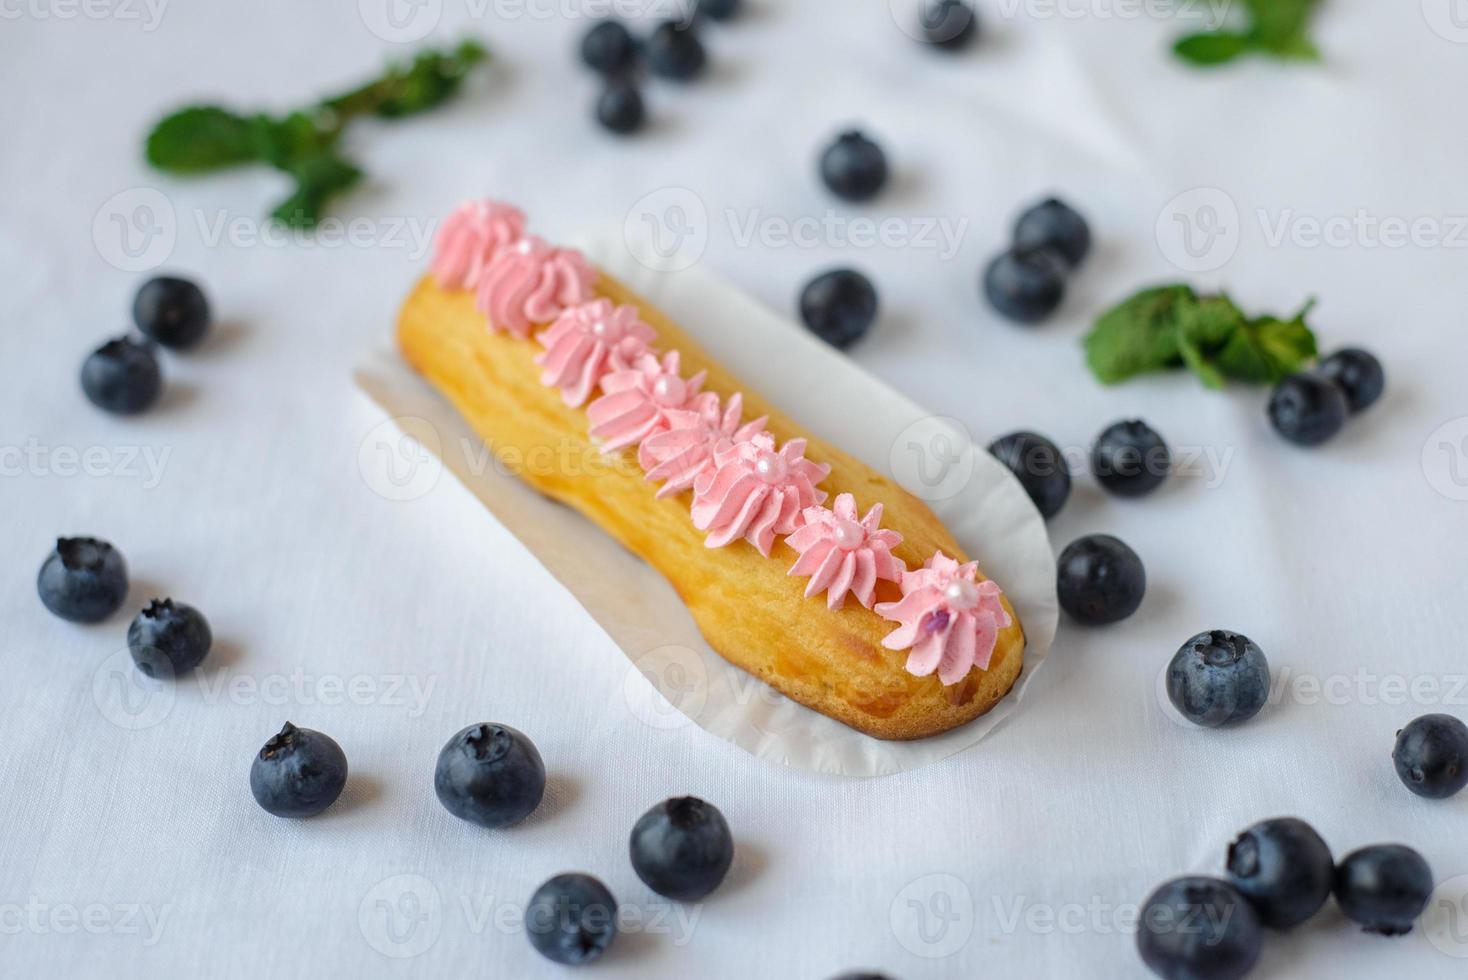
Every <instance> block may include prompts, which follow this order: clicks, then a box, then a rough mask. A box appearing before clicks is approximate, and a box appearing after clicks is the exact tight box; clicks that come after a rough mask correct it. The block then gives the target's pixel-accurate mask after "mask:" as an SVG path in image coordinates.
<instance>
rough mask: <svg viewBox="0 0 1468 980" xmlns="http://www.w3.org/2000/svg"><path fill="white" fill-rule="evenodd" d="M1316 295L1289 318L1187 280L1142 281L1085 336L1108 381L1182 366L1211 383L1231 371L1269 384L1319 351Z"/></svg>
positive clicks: (1090, 359) (1092, 362) (1219, 383)
mask: <svg viewBox="0 0 1468 980" xmlns="http://www.w3.org/2000/svg"><path fill="white" fill-rule="evenodd" d="M1313 303H1314V301H1313V300H1312V301H1311V302H1310V303H1306V304H1305V306H1304V308H1302V309H1301V310H1300V312H1298V313H1296V314H1295V315H1294V316H1293V317H1291V318H1290V319H1288V320H1282V319H1279V318H1278V317H1272V316H1262V317H1256V318H1254V319H1249V318H1248V317H1246V316H1245V315H1244V313H1243V311H1242V310H1240V309H1239V307H1238V305H1237V304H1235V303H1234V301H1233V300H1232V299H1230V298H1229V297H1228V296H1227V295H1226V294H1224V293H1218V294H1216V295H1210V296H1199V295H1198V294H1196V293H1195V292H1193V290H1192V289H1190V288H1189V287H1188V286H1185V285H1181V284H1178V285H1170V286H1157V287H1154V288H1151V289H1144V290H1142V291H1141V292H1139V293H1137V294H1135V295H1134V296H1132V297H1131V298H1130V299H1127V300H1125V301H1124V302H1122V303H1119V304H1118V305H1116V306H1115V307H1113V308H1112V309H1110V310H1108V311H1107V312H1105V313H1104V314H1102V315H1101V317H1100V318H1099V319H1098V320H1097V321H1096V326H1095V327H1094V328H1093V329H1092V330H1091V332H1090V333H1089V334H1088V335H1087V336H1086V339H1085V346H1086V363H1087V364H1088V365H1089V366H1090V368H1091V372H1092V373H1093V374H1095V375H1096V377H1097V379H1098V380H1100V381H1101V382H1102V383H1103V384H1114V383H1116V382H1118V381H1124V380H1126V379H1127V378H1130V377H1134V376H1135V375H1138V374H1144V373H1146V372H1149V371H1161V370H1165V369H1167V368H1172V367H1177V366H1179V365H1182V366H1185V367H1187V368H1188V370H1190V371H1192V372H1193V373H1194V374H1196V375H1197V376H1198V378H1199V380H1201V381H1202V382H1203V384H1205V385H1207V386H1208V387H1209V388H1222V387H1223V386H1224V385H1225V383H1226V382H1227V380H1228V379H1230V378H1233V379H1235V380H1238V381H1247V382H1252V383H1255V384H1264V383H1268V382H1273V381H1278V380H1279V379H1280V378H1282V377H1284V376H1285V375H1287V374H1291V373H1293V372H1295V371H1298V370H1300V368H1302V367H1304V365H1305V364H1306V363H1307V362H1309V361H1310V359H1311V358H1313V357H1315V354H1316V346H1315V335H1314V334H1313V333H1311V332H1310V328H1309V327H1308V326H1307V325H1306V323H1305V317H1306V315H1307V314H1308V313H1309V312H1310V308H1311V306H1312V305H1313Z"/></svg>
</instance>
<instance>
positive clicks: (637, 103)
mask: <svg viewBox="0 0 1468 980" xmlns="http://www.w3.org/2000/svg"><path fill="white" fill-rule="evenodd" d="M644 118H645V113H644V110H643V108H642V93H641V92H639V91H637V86H636V85H633V84H632V83H630V82H611V83H609V84H608V85H607V87H606V88H604V89H602V93H601V95H599V96H597V99H596V121H597V122H599V123H601V124H602V127H603V128H605V129H607V130H610V131H611V132H613V133H619V134H623V135H625V134H627V133H635V132H637V130H639V129H641V128H642V121H643V119H644Z"/></svg>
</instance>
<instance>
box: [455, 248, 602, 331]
mask: <svg viewBox="0 0 1468 980" xmlns="http://www.w3.org/2000/svg"><path fill="white" fill-rule="evenodd" d="M595 281H596V270H595V269H593V268H592V267H591V263H590V262H587V261H586V258H585V257H584V256H583V255H582V254H581V253H580V252H577V251H575V250H574V249H569V248H552V247H551V246H550V245H547V244H546V243H545V241H544V240H543V239H540V238H537V237H535V236H534V235H527V236H526V237H524V238H522V239H520V240H519V241H517V242H515V243H514V244H512V245H510V246H508V247H506V248H502V249H500V250H499V252H498V253H496V254H495V257H494V258H493V259H492V260H491V261H490V263H489V265H488V266H486V267H485V269H484V273H483V274H482V275H481V276H480V277H479V286H478V290H479V296H478V307H479V309H480V311H482V312H484V313H487V314H489V326H490V329H491V330H508V331H509V332H510V333H512V334H514V335H515V336H516V337H525V336H528V335H529V333H530V325H531V324H532V323H550V322H551V321H552V320H554V319H555V318H556V317H558V316H560V315H561V312H562V311H563V310H565V309H567V308H569V307H572V306H579V305H580V304H582V303H585V302H588V301H589V300H590V299H591V298H592V294H591V284H592V283H593V282H595Z"/></svg>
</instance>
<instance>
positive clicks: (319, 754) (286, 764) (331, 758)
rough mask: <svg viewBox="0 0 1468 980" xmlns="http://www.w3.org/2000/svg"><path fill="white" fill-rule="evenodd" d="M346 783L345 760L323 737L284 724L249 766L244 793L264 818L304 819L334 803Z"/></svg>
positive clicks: (333, 742)
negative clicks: (252, 798) (266, 815)
mask: <svg viewBox="0 0 1468 980" xmlns="http://www.w3.org/2000/svg"><path fill="white" fill-rule="evenodd" d="M346 784H347V757H346V755H345V754H344V753H343V752H342V747H341V746H340V745H337V744H336V742H335V740H333V739H332V738H331V736H329V735H323V734H322V733H321V732H315V731H312V730H311V729H309V728H297V727H296V726H295V725H292V724H291V723H290V722H286V723H285V727H284V728H282V729H281V730H280V733H279V734H278V735H275V736H273V737H272V738H271V739H270V741H268V742H266V743H265V745H264V747H262V748H261V749H260V754H259V755H257V756H255V761H254V762H252V763H251V764H250V792H251V793H254V794H255V802H256V803H259V804H260V806H261V808H262V809H264V810H265V812H266V813H271V814H274V815H275V816H277V817H310V816H315V815H316V814H318V813H320V812H321V811H322V810H325V809H326V808H327V807H329V806H331V805H332V804H333V803H335V802H336V798H337V797H338V796H341V795H342V787H344V786H346Z"/></svg>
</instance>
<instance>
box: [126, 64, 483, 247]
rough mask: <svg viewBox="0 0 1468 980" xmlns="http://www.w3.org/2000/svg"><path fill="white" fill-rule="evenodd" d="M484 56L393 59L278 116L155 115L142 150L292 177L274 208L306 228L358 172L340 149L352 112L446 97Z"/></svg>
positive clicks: (161, 159)
mask: <svg viewBox="0 0 1468 980" xmlns="http://www.w3.org/2000/svg"><path fill="white" fill-rule="evenodd" d="M485 57H486V52H485V50H484V48H483V46H481V45H480V44H479V43H478V42H476V41H472V40H466V41H464V42H462V43H460V44H459V46H458V47H457V48H455V49H453V50H452V51H423V52H420V53H419V54H418V55H417V56H416V57H415V58H414V59H413V60H412V62H410V63H409V64H406V65H390V66H389V67H388V68H387V70H386V71H385V72H384V73H383V74H382V76H381V77H379V78H376V79H373V80H372V81H370V82H368V83H366V84H365V85H361V86H358V87H357V88H354V89H352V90H351V91H348V92H344V93H342V94H341V95H337V96H333V97H331V98H327V99H323V100H322V101H320V102H317V103H315V104H313V105H311V106H308V107H306V108H304V109H299V110H297V111H295V112H290V113H287V114H285V115H281V116H272V115H267V114H264V113H254V114H242V113H238V112H235V111H233V110H231V109H227V108H224V107H222V106H217V105H196V106H189V107H187V108H184V109H180V110H178V111H177V112H174V113H171V114H169V115H167V116H165V117H164V118H163V119H161V120H159V122H158V123H157V125H155V126H154V127H153V129H152V131H151V132H150V133H149V134H148V138H147V143H146V146H145V152H146V155H147V158H148V162H149V163H150V164H152V165H153V166H154V167H155V168H157V169H159V170H162V171H164V172H165V173H172V174H187V175H192V174H202V173H210V172H212V171H215V170H223V169H225V168H227V167H237V166H242V165H244V164H250V163H264V164H268V165H270V166H272V167H275V168H276V169H277V170H281V171H284V172H285V173H287V174H289V175H290V176H291V177H292V178H293V179H294V180H295V183H296V186H295V190H294V191H293V192H292V193H291V195H290V196H289V197H288V198H286V199H285V200H284V201H282V202H281V203H280V204H279V205H277V206H276V208H275V209H274V211H273V212H272V216H273V217H274V218H275V219H276V220H277V221H280V222H283V223H284V224H287V225H290V226H291V227H295V228H311V227H313V226H315V225H316V223H317V222H319V221H320V220H321V216H322V214H323V213H324V211H325V209H326V207H327V205H328V203H329V202H330V201H331V199H332V198H334V197H336V196H337V195H338V194H341V193H342V192H344V191H346V190H348V189H349V188H351V187H352V186H353V185H355V184H356V183H357V182H358V181H359V180H361V178H362V171H361V170H360V169H359V168H358V167H357V166H356V164H354V163H353V162H352V161H351V160H349V159H347V157H346V156H344V155H343V154H342V152H341V149H340V146H339V144H340V142H341V137H342V133H343V131H344V130H345V129H346V126H347V124H348V123H349V122H351V121H352V120H353V119H356V118H358V117H361V116H377V117H380V118H385V119H396V118H399V117H402V116H409V115H413V114H414V113H418V112H424V111H427V110H428V109H432V108H433V107H435V106H437V105H439V104H441V103H443V102H445V101H447V100H448V99H450V98H451V97H453V95H454V94H455V93H456V92H457V91H458V90H459V87H460V86H461V84H462V83H463V80H464V78H465V76H467V75H468V73H469V71H470V69H472V68H473V67H474V66H475V65H477V64H478V63H479V62H481V61H483V60H484V58H485Z"/></svg>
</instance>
